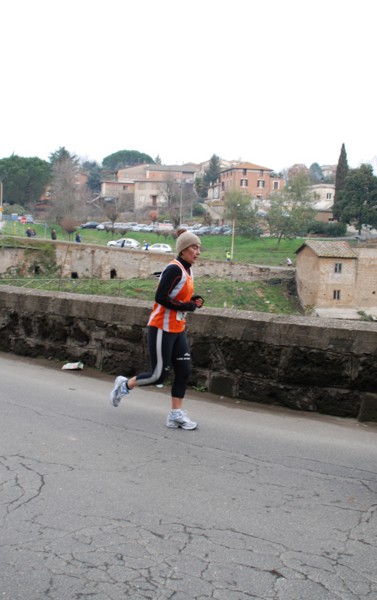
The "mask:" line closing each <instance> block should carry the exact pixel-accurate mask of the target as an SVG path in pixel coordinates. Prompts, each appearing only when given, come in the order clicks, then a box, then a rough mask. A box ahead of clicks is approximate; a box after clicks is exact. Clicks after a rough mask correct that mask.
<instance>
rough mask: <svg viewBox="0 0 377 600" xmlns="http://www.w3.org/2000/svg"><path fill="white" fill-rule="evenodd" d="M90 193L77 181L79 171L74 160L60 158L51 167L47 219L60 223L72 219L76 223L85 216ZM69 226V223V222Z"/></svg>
mask: <svg viewBox="0 0 377 600" xmlns="http://www.w3.org/2000/svg"><path fill="white" fill-rule="evenodd" d="M89 198H90V193H89V190H88V187H87V185H86V184H81V183H80V180H79V169H78V164H77V162H76V160H75V158H74V157H73V158H71V157H70V156H69V157H68V156H64V157H63V156H62V157H60V158H59V159H57V160H54V163H53V165H52V180H51V195H50V200H51V203H50V209H49V218H50V220H51V221H55V222H61V221H63V219H64V220H65V221H67V217H69V218H70V220H72V219H74V220H76V221H77V222H79V221H80V220H82V219H83V217H84V216H85V214H86V211H87V208H86V203H87V201H88V200H89ZM70 226H71V222H70Z"/></svg>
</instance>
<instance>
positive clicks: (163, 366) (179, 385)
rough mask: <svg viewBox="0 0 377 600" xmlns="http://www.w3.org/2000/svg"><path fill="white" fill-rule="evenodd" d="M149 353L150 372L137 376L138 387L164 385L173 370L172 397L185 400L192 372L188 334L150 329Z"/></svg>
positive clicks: (155, 328)
mask: <svg viewBox="0 0 377 600" xmlns="http://www.w3.org/2000/svg"><path fill="white" fill-rule="evenodd" d="M148 351H149V359H150V372H149V373H140V374H139V375H137V376H136V381H137V384H138V386H143V385H156V384H158V383H162V382H163V381H164V380H165V379H166V377H167V376H168V375H169V373H170V370H171V368H173V371H174V379H173V383H172V388H171V395H172V397H173V398H184V396H185V392H186V385H187V381H188V379H189V376H190V371H191V356H190V349H189V345H188V341H187V336H186V332H185V331H182V332H181V333H168V332H166V331H162V329H157V327H148Z"/></svg>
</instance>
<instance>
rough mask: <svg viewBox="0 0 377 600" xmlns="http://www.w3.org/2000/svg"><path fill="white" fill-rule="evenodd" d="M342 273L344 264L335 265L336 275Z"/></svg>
mask: <svg viewBox="0 0 377 600" xmlns="http://www.w3.org/2000/svg"><path fill="white" fill-rule="evenodd" d="M341 272H342V263H335V265H334V273H341Z"/></svg>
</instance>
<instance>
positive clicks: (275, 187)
mask: <svg viewBox="0 0 377 600" xmlns="http://www.w3.org/2000/svg"><path fill="white" fill-rule="evenodd" d="M278 189H279V182H278V181H274V190H278Z"/></svg>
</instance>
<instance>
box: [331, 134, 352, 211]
mask: <svg viewBox="0 0 377 600" xmlns="http://www.w3.org/2000/svg"><path fill="white" fill-rule="evenodd" d="M348 172H349V167H348V161H347V152H346V147H345V145H344V144H342V148H341V150H340V155H339V160H338V166H337V168H336V177H335V197H334V206H333V214H334V217H335V218H336V219H338V220H340V217H341V212H340V202H341V199H342V193H343V191H344V188H345V182H346V177H347V175H348Z"/></svg>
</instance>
